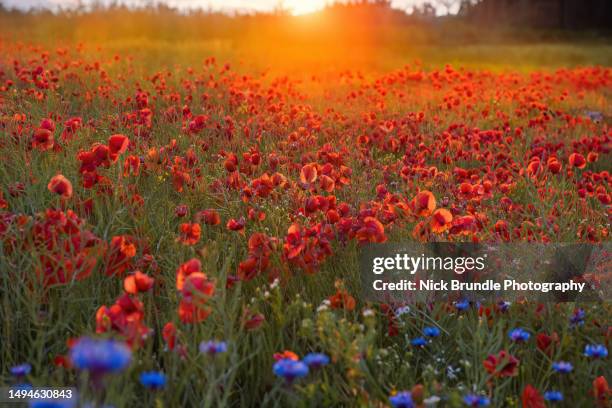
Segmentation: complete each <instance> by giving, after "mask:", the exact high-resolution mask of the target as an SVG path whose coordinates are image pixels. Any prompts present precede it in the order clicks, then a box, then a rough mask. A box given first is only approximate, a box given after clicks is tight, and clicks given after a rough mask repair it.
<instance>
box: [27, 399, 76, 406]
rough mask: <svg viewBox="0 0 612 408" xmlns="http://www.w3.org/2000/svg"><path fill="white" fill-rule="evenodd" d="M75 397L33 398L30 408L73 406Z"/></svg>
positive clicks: (29, 404)
mask: <svg viewBox="0 0 612 408" xmlns="http://www.w3.org/2000/svg"><path fill="white" fill-rule="evenodd" d="M75 401H76V399H75V398H71V399H33V400H31V401H30V402H29V403H28V407H29V408H72V407H74V406H75V404H76V403H75Z"/></svg>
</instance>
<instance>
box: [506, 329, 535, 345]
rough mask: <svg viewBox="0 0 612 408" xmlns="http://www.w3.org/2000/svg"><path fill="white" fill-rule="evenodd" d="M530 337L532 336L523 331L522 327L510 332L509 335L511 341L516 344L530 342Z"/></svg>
mask: <svg viewBox="0 0 612 408" xmlns="http://www.w3.org/2000/svg"><path fill="white" fill-rule="evenodd" d="M530 336H531V334H529V332H528V331H526V330H524V329H521V328H520V327H518V328H516V329H512V330H510V333H508V337H510V340H512V341H516V342H521V341H527V340H529V337H530Z"/></svg>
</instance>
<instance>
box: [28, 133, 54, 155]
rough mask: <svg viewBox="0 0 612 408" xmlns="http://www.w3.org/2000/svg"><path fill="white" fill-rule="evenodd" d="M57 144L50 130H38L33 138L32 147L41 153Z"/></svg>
mask: <svg viewBox="0 0 612 408" xmlns="http://www.w3.org/2000/svg"><path fill="white" fill-rule="evenodd" d="M54 144H55V139H54V138H53V132H52V131H50V130H49V129H43V128H38V129H36V130H35V131H34V136H33V137H32V147H33V148H35V149H38V150H40V151H45V150H50V149H52V148H53V145H54Z"/></svg>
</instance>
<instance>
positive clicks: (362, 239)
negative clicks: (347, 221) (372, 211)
mask: <svg viewBox="0 0 612 408" xmlns="http://www.w3.org/2000/svg"><path fill="white" fill-rule="evenodd" d="M355 236H356V237H357V240H358V241H359V243H366V242H376V243H382V242H385V241H386V240H387V237H386V236H385V227H384V226H383V225H382V223H381V222H380V221H378V220H377V219H376V218H374V217H365V218H364V220H363V223H362V224H361V228H360V229H359V230H358V231H357V233H356V235H355Z"/></svg>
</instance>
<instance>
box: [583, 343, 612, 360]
mask: <svg viewBox="0 0 612 408" xmlns="http://www.w3.org/2000/svg"><path fill="white" fill-rule="evenodd" d="M584 355H585V356H587V357H593V358H605V357H607V356H608V349H607V348H606V346H604V345H603V344H587V345H586V347H585V348H584Z"/></svg>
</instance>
